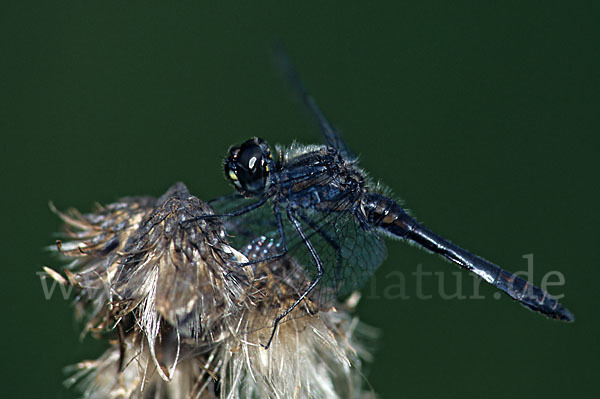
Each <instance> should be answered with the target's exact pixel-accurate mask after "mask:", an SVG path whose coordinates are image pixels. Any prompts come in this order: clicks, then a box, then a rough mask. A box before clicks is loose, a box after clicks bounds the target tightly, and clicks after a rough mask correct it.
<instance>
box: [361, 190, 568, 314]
mask: <svg viewBox="0 0 600 399" xmlns="http://www.w3.org/2000/svg"><path fill="white" fill-rule="evenodd" d="M361 205H362V207H361V209H362V210H363V214H364V216H365V217H366V219H367V224H369V225H370V226H373V227H377V228H379V229H381V230H383V231H385V232H386V233H388V234H390V235H392V236H394V237H397V238H403V239H406V240H410V241H412V242H414V243H416V244H419V245H420V246H422V247H423V248H425V249H428V250H429V251H431V252H434V253H436V254H439V255H442V256H443V257H445V258H446V259H448V260H450V261H451V262H453V263H456V264H457V265H459V266H460V267H462V268H465V269H467V270H469V271H471V272H473V273H475V274H477V275H478V276H479V277H481V278H483V279H484V280H485V281H486V282H488V283H489V284H491V285H493V286H494V287H496V288H498V289H499V290H501V291H502V292H504V293H506V294H507V295H508V296H510V297H511V298H512V299H515V300H517V301H519V302H521V304H523V305H524V306H526V307H528V308H529V309H531V310H533V311H536V312H539V313H542V314H545V315H546V316H548V317H551V318H553V319H557V320H563V321H573V320H575V318H574V317H573V315H572V314H571V313H570V312H569V311H568V310H567V309H565V308H564V307H563V306H562V305H561V304H560V303H559V302H558V300H557V299H556V298H554V297H553V296H551V295H550V294H548V293H547V292H546V291H544V290H542V289H541V288H538V287H536V286H535V285H534V284H532V283H530V282H529V281H527V280H525V279H523V278H521V277H519V276H518V275H516V274H514V273H512V272H509V271H507V270H504V269H502V268H501V267H499V266H497V265H495V264H493V263H491V262H489V261H487V260H485V259H483V258H481V257H479V256H477V255H474V254H472V253H471V252H469V251H467V250H465V249H463V248H461V247H459V246H458V245H456V244H453V243H452V242H450V241H448V240H446V239H445V238H442V237H440V236H439V235H437V234H435V233H434V232H432V231H430V230H429V229H427V228H426V227H424V226H422V225H421V224H419V223H418V222H417V221H416V220H415V219H413V218H412V217H411V216H409V215H408V214H407V213H406V212H405V211H404V210H403V209H402V207H400V205H398V204H397V203H396V202H395V201H394V200H392V199H390V198H387V197H384V196H382V195H378V194H370V193H369V194H366V195H365V198H364V200H363V201H362V204H361Z"/></svg>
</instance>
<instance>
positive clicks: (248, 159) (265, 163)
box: [224, 137, 273, 197]
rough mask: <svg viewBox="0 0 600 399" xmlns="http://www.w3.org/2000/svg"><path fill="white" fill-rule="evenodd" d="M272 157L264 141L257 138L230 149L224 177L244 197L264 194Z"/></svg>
mask: <svg viewBox="0 0 600 399" xmlns="http://www.w3.org/2000/svg"><path fill="white" fill-rule="evenodd" d="M272 164H273V157H272V155H271V149H270V148H269V145H268V144H267V142H266V141H264V140H263V139H260V138H258V137H254V138H251V139H250V140H247V141H245V142H244V143H243V144H242V145H240V146H236V147H231V148H230V149H229V155H228V156H227V159H226V160H225V165H224V168H225V176H226V177H227V179H229V181H230V182H231V183H232V184H233V185H234V187H235V188H236V189H237V190H238V191H239V193H240V194H242V195H243V196H244V197H254V196H257V195H261V194H263V193H264V192H265V190H266V188H267V185H268V182H269V172H270V171H271V169H272Z"/></svg>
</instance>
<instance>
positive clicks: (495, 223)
mask: <svg viewBox="0 0 600 399" xmlns="http://www.w3.org/2000/svg"><path fill="white" fill-rule="evenodd" d="M203 3H205V4H204V5H202V6H200V5H199V4H200V2H171V3H167V2H162V3H154V2H146V1H144V2H131V1H127V2H123V1H119V2H107V1H60V2H42V1H40V2H37V3H36V4H34V3H30V2H3V3H2V6H0V52H1V55H0V68H1V71H0V72H1V78H0V93H1V94H0V106H1V108H0V131H1V132H2V145H1V146H0V148H1V149H0V151H1V153H0V155H1V157H0V159H1V162H2V168H1V170H2V172H1V173H2V190H3V195H2V196H1V197H2V200H1V201H2V204H1V205H2V208H1V209H2V239H1V240H0V245H1V249H2V271H3V272H2V289H1V292H2V306H3V309H5V311H4V314H3V322H2V339H1V342H2V343H3V349H2V370H1V371H2V372H1V373H0V375H2V377H1V378H2V381H3V391H4V392H5V394H4V395H5V397H16V396H19V397H48V398H68V397H74V396H75V394H74V393H73V392H72V391H68V390H66V389H65V388H63V387H62V386H61V381H62V380H63V379H64V374H63V371H62V369H63V367H64V366H66V365H69V364H72V363H75V362H77V361H79V360H82V359H85V358H91V357H95V356H97V355H99V354H100V352H101V350H102V346H101V345H99V344H98V343H96V342H94V341H93V340H91V339H89V338H87V339H86V340H84V341H83V343H81V342H80V341H79V337H78V334H79V329H80V326H78V325H77V323H76V322H75V321H74V319H73V312H72V308H71V307H70V302H69V301H65V300H63V299H62V298H61V296H60V295H54V296H53V298H52V299H51V300H50V301H46V300H45V299H44V295H43V291H42V288H41V284H40V280H39V278H38V276H37V275H36V274H35V272H36V271H39V270H40V269H41V266H42V265H50V266H53V267H55V268H58V269H60V268H61V266H62V265H61V264H60V263H57V261H56V259H53V257H52V256H51V255H50V254H48V253H47V252H46V251H44V250H43V247H45V246H47V245H50V244H52V243H53V241H54V239H55V236H54V235H53V234H54V233H55V232H56V231H58V230H59V228H60V223H59V221H58V219H57V218H56V216H54V215H53V214H52V213H51V212H50V211H49V209H48V205H47V203H48V201H49V200H52V201H54V203H55V204H56V205H57V207H58V208H59V209H66V208H67V207H70V206H74V207H76V208H79V209H80V210H82V211H89V210H91V209H92V206H93V204H94V202H96V201H98V202H100V203H110V202H112V201H114V200H115V199H117V198H119V197H121V196H126V195H140V194H148V195H154V196H158V195H160V194H162V193H163V192H164V191H166V189H167V188H168V187H169V186H170V185H171V184H172V183H174V182H176V181H183V182H185V183H186V184H187V185H188V187H189V188H190V190H191V191H192V192H193V193H195V194H196V195H197V196H198V197H200V198H202V199H210V198H212V197H215V196H218V195H222V194H225V193H229V192H230V191H231V188H230V187H229V186H228V184H227V182H226V181H225V179H224V178H223V176H222V172H221V166H220V163H221V159H222V157H223V156H224V154H225V152H226V150H227V148H228V146H229V145H231V144H234V143H239V142H241V141H243V140H245V139H246V138H248V137H251V136H261V137H263V138H265V139H267V140H268V141H269V142H271V143H272V144H275V143H281V144H289V143H291V142H292V141H293V140H299V141H300V142H304V143H312V142H319V140H320V137H319V132H318V129H317V128H316V127H315V125H314V124H313V123H312V122H311V121H310V119H309V118H307V117H306V114H305V113H304V112H303V111H302V109H301V108H300V107H299V106H298V104H297V103H296V102H295V101H294V100H293V97H292V96H291V94H290V93H289V92H288V91H287V90H286V88H285V85H284V84H283V83H282V81H281V79H280V78H279V77H278V74H277V72H276V71H275V69H274V67H273V65H272V63H271V60H270V58H269V47H270V45H271V43H272V42H273V41H274V40H275V39H280V40H281V41H282V42H283V43H284V44H285V46H286V47H287V49H288V52H289V53H290V55H291V57H292V58H293V60H294V63H295V64H296V66H297V68H298V69H299V70H300V72H301V75H302V77H303V79H304V80H305V81H306V82H307V85H308V86H309V88H310V91H311V92H312V93H313V95H314V96H315V97H316V99H317V101H318V102H319V104H320V105H321V107H322V108H323V109H324V110H325V112H326V114H327V115H328V117H329V118H330V119H331V120H332V121H333V122H334V124H335V125H336V126H338V127H339V128H340V130H342V131H343V134H344V137H345V138H346V139H347V141H348V142H349V144H350V146H351V147H352V148H354V149H355V151H356V152H358V153H360V154H361V165H362V166H363V167H364V168H365V169H366V170H368V171H369V172H370V174H371V175H372V176H374V177H376V178H379V179H381V180H382V181H384V182H385V183H386V184H387V185H389V186H390V187H391V188H392V189H393V190H394V193H395V194H396V195H397V196H399V197H401V198H402V199H403V200H404V201H405V203H406V205H407V207H408V208H410V209H411V210H412V211H413V212H414V214H415V215H417V217H418V218H419V220H421V221H423V222H424V223H426V224H427V225H428V226H429V227H430V228H432V229H433V230H435V231H437V232H439V233H440V234H442V235H445V236H447V237H448V238H450V239H451V240H453V241H454V242H456V243H459V244H461V245H463V246H464V247H466V248H468V249H470V250H472V251H474V252H476V253H478V254H480V255H482V256H485V257H487V258H489V259H490V260H492V261H494V262H496V263H498V264H500V265H502V266H503V267H505V268H507V269H510V270H513V271H516V270H523V269H524V268H525V266H526V261H525V259H523V258H522V257H523V255H526V254H531V253H532V254H534V281H535V282H536V283H538V284H539V283H540V282H541V280H542V277H543V276H544V274H546V273H547V272H550V271H553V270H559V271H561V272H562V273H563V275H564V277H565V281H566V283H565V285H564V286H561V287H552V289H551V292H553V293H555V294H565V298H564V299H563V302H564V303H565V305H566V306H567V307H568V308H569V309H570V310H572V311H573V313H574V314H575V315H576V317H577V321H576V323H574V324H572V325H567V324H563V323H558V322H553V321H550V320H547V319H545V318H543V317H539V316H537V315H535V314H533V313H531V312H528V311H526V310H524V309H522V308H521V307H520V306H518V305H517V304H515V303H512V302H511V301H510V300H508V299H506V298H504V297H503V298H502V299H501V300H496V299H494V297H493V293H494V291H493V290H492V289H490V288H488V287H483V286H482V287H481V294H482V295H484V296H485V297H486V299H485V300H457V299H454V300H442V299H441V298H440V297H439V295H437V294H436V293H437V287H438V280H437V277H435V278H434V277H428V278H427V277H426V278H425V280H424V281H425V282H424V287H423V292H424V293H427V294H434V295H433V299H430V300H418V299H417V298H416V297H415V293H416V288H415V286H416V281H415V278H414V277H412V276H411V275H410V273H411V272H414V271H415V270H416V268H417V265H419V264H422V267H423V270H424V271H426V272H446V279H445V280H444V281H445V283H446V286H447V287H450V285H451V284H455V283H454V281H455V280H454V278H455V276H453V275H452V274H451V273H450V272H453V271H455V270H456V269H455V268H454V267H453V266H451V265H449V264H447V263H445V262H444V261H442V260H440V259H439V258H437V257H435V256H432V255H429V254H427V253H425V252H423V251H420V250H418V249H416V248H414V247H411V246H408V245H406V244H403V243H401V242H390V243H389V245H388V249H389V258H388V260H387V261H386V262H385V263H384V264H383V265H382V267H381V268H380V269H379V270H378V272H377V274H376V275H375V277H374V280H373V281H374V283H373V284H374V286H373V285H371V286H370V287H367V288H366V289H365V290H364V297H363V301H362V302H361V305H360V307H359V310H358V314H359V316H360V317H361V319H362V320H363V321H364V322H366V323H368V324H370V325H373V326H376V327H377V328H379V329H380V331H381V333H382V335H381V337H380V339H379V340H378V342H377V351H376V357H375V360H374V362H373V363H372V364H371V365H370V366H369V367H368V369H367V375H368V377H367V378H368V381H369V382H370V384H371V385H372V386H373V389H374V391H375V392H377V393H378V394H380V396H381V397H382V398H396V397H407V398H414V397H439V396H444V397H461V398H468V397H475V396H477V397H486V398H491V397H507V396H508V395H515V396H518V397H541V396H542V395H544V396H546V397H551V398H559V397H570V396H571V395H584V393H585V392H587V391H590V389H592V388H593V387H594V385H593V382H595V381H594V380H597V377H598V374H599V367H598V363H597V361H598V357H599V355H600V353H599V349H600V345H599V343H598V341H599V339H600V337H599V334H598V333H599V331H598V327H599V320H598V310H597V306H598V304H597V299H598V284H599V283H598V277H600V273H599V267H598V266H599V261H598V259H599V253H598V252H599V251H598V248H599V246H598V234H597V226H598V212H597V206H598V203H599V202H598V199H599V196H598V178H597V172H598V166H597V165H598V144H599V140H598V131H599V129H598V128H599V123H598V119H599V114H600V113H599V105H600V100H599V95H598V91H599V89H600V85H599V76H600V75H599V72H598V71H600V65H599V62H598V61H599V59H598V38H599V36H600V35H599V33H600V28H599V27H598V20H599V18H600V13H599V11H600V10H599V7H598V3H597V2H589V3H584V2H548V1H537V2H532V1H527V2H524V1H515V2H502V3H499V2H494V4H492V2H489V3H488V2H475V1H474V2H441V1H439V2H425V1H421V2H414V4H406V3H404V2H391V1H390V2H377V3H376V4H374V5H368V6H367V5H359V4H358V3H349V2H327V4H323V3H324V2H307V1H302V2H295V3H294V4H291V2H266V3H260V4H254V3H257V2H252V3H253V4H250V2H246V3H247V4H245V5H243V6H237V7H234V6H232V5H229V4H225V2H222V4H219V5H217V4H216V2H203ZM207 3H211V4H210V5H207ZM398 270H400V271H402V272H403V273H404V274H405V275H406V291H407V292H406V293H407V294H408V295H410V296H411V298H410V299H406V300H401V299H391V298H389V297H388V298H386V297H385V295H383V293H384V290H385V288H386V286H387V285H386V284H388V283H390V282H393V281H395V280H393V279H391V280H390V279H389V278H388V277H389V276H390V274H389V273H392V272H394V271H398ZM461 276H462V280H461V281H462V282H463V285H464V290H465V293H466V294H467V295H468V294H469V293H470V292H471V291H472V288H471V285H472V279H471V278H470V277H469V276H467V275H466V273H462V274H461ZM447 290H448V291H450V289H449V288H448V289H447Z"/></svg>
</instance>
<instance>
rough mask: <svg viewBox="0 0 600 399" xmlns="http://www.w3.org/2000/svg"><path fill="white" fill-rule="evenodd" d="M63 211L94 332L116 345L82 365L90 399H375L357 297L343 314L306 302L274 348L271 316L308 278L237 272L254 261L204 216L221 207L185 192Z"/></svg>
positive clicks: (75, 275)
mask: <svg viewBox="0 0 600 399" xmlns="http://www.w3.org/2000/svg"><path fill="white" fill-rule="evenodd" d="M55 211H56V210H55ZM56 212H57V214H58V215H59V216H60V217H61V219H62V220H63V221H64V222H65V224H66V227H67V229H66V236H67V240H66V241H65V242H57V248H58V250H59V252H60V253H61V254H62V256H64V257H65V258H66V259H68V260H70V264H69V265H68V267H67V268H66V269H65V275H66V277H67V280H68V282H69V283H70V284H72V285H74V286H75V287H76V288H77V289H78V290H79V291H78V292H79V295H78V297H77V299H76V309H77V312H78V314H79V315H80V316H81V317H84V318H85V319H86V324H85V326H84V333H86V332H93V333H94V334H95V335H96V336H98V337H104V336H106V337H107V338H108V339H110V340H111V341H110V342H111V346H110V348H109V349H108V350H107V351H106V352H105V353H104V354H103V355H102V356H101V357H100V358H99V359H97V360H93V361H85V362H82V363H79V364H78V365H76V366H73V367H72V370H73V371H74V373H73V375H72V377H71V378H70V379H69V380H68V383H69V384H75V383H76V384H78V385H79V386H80V388H81V389H82V391H83V394H84V397H86V398H106V397H110V398H254V397H257V398H258V397H260V398H262V397H269V398H313V397H319V398H359V397H372V394H371V393H370V392H368V391H364V390H363V389H361V385H362V382H363V377H362V374H361V371H360V365H361V358H362V359H369V353H368V352H367V351H366V350H365V349H364V348H363V347H362V346H361V344H360V342H361V341H367V340H369V339H371V338H372V335H373V334H372V331H370V330H369V329H367V328H366V327H364V326H362V325H361V324H360V323H359V322H358V321H357V319H355V318H352V317H351V316H350V315H349V312H348V311H349V310H352V308H353V306H354V305H355V302H356V297H354V302H347V303H346V304H343V305H341V306H338V307H337V308H336V307H334V306H333V305H331V304H319V303H316V302H313V301H311V300H309V299H306V300H305V301H304V302H303V306H298V307H297V308H296V309H294V311H293V312H292V314H290V315H289V316H288V318H287V319H286V320H287V321H286V322H284V323H282V324H281V325H280V328H279V329H278V330H277V333H276V336H275V339H274V341H273V344H272V346H271V347H270V348H269V349H268V350H265V349H263V348H262V347H261V346H260V343H261V342H264V341H265V340H266V339H268V337H269V335H270V334H271V324H270V323H269V320H271V321H272V320H273V319H274V318H275V317H276V316H277V315H278V314H281V312H282V311H284V310H285V309H287V308H288V307H289V305H290V303H292V302H293V301H294V300H295V298H296V297H297V296H296V295H297V294H298V291H297V289H293V288H292V287H291V286H290V285H289V284H288V285H286V283H285V282H289V281H290V279H291V278H294V279H303V278H306V276H302V275H294V276H292V277H290V275H289V273H290V271H292V270H293V271H294V273H297V271H298V270H299V269H300V268H298V267H297V265H293V262H294V260H293V259H289V258H284V259H283V260H281V261H278V262H270V263H268V264H266V263H262V264H258V265H254V266H252V267H239V266H236V265H239V264H241V263H244V262H247V257H246V255H248V254H243V253H241V252H239V251H237V250H236V249H234V248H232V247H231V246H230V245H229V243H228V240H227V235H226V232H225V230H224V228H223V226H222V225H221V223H220V222H219V221H218V220H217V219H197V216H201V215H205V214H212V213H213V212H212V209H211V208H210V207H209V206H208V205H207V204H205V203H203V202H201V201H200V200H199V199H198V198H196V197H194V196H192V195H191V194H190V193H189V191H188V190H187V188H186V187H185V186H184V185H183V184H181V183H178V184H176V185H174V186H173V187H171V188H170V189H169V190H168V191H167V192H166V193H165V194H164V195H163V196H162V197H160V198H158V199H155V198H152V197H131V198H124V199H122V200H120V201H118V202H116V203H113V204H110V205H108V206H105V207H101V206H99V207H98V210H97V211H96V212H94V213H91V214H85V215H83V214H80V213H78V212H77V211H75V210H70V211H68V212H66V213H61V212H58V211H56ZM292 266H293V267H292ZM50 273H51V274H50V275H51V276H53V277H54V278H55V279H57V281H59V282H60V280H61V277H59V275H57V274H56V273H53V272H52V271H50ZM286 273H287V274H286ZM293 286H295V287H299V286H301V285H300V284H293Z"/></svg>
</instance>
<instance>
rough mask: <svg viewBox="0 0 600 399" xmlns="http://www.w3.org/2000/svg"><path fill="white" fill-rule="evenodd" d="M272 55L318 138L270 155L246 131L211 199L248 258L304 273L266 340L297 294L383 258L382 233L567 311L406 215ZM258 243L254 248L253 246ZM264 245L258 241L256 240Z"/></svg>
mask: <svg viewBox="0 0 600 399" xmlns="http://www.w3.org/2000/svg"><path fill="white" fill-rule="evenodd" d="M277 59H278V61H279V64H280V66H281V69H282V71H283V72H284V74H285V75H286V76H287V78H288V80H289V81H290V82H291V84H292V86H293V88H294V89H295V91H296V92H297V94H298V95H299V97H300V98H301V100H302V101H303V103H304V104H305V105H306V107H307V108H308V110H309V111H310V112H311V114H313V116H314V117H315V118H316V120H317V121H318V123H319V126H320V128H321V131H322V133H323V135H324V136H325V139H326V141H327V144H326V145H311V146H302V145H298V144H293V145H292V146H290V147H288V148H278V152H279V157H278V158H277V159H276V158H275V157H274V156H273V153H272V151H271V148H270V147H269V145H268V144H267V142H266V141H265V140H263V139H260V138H256V137H255V138H251V139H249V140H247V141H246V142H244V143H243V144H241V145H240V146H235V147H231V148H230V150H229V154H228V157H227V159H226V160H225V163H224V169H225V175H226V177H227V178H228V179H229V181H230V182H231V183H232V184H233V185H234V187H235V188H236V190H237V194H236V195H234V196H233V197H232V196H230V197H223V198H224V199H221V200H215V201H214V202H213V203H212V205H213V206H214V207H215V209H217V212H218V213H219V214H218V215H213V217H217V216H219V217H224V218H226V222H225V223H226V227H227V229H228V232H230V233H233V235H234V238H235V239H237V240H238V241H237V242H236V243H235V244H238V245H240V246H242V244H244V243H249V244H248V245H247V247H246V248H247V250H246V253H253V255H254V258H253V259H251V260H250V262H249V263H247V264H244V265H241V266H247V265H250V264H254V263H258V262H269V261H277V260H278V259H280V258H282V257H284V256H285V257H291V258H293V259H294V260H295V261H296V262H295V263H296V264H298V265H300V267H301V268H302V273H304V274H305V276H306V280H305V284H298V286H297V287H296V290H297V295H296V300H295V302H294V303H293V304H292V305H291V306H289V307H288V308H287V309H286V310H285V311H284V312H282V313H281V314H280V315H278V316H277V317H276V318H275V320H274V321H273V326H272V327H273V328H272V331H271V335H270V338H269V340H268V342H267V343H266V344H265V345H263V346H264V347H265V348H268V347H269V346H270V344H271V342H272V340H273V337H274V334H275V331H276V329H277V326H278V324H279V322H280V321H281V320H282V319H283V318H285V317H286V316H287V315H288V314H289V313H290V312H291V311H292V310H293V309H294V308H295V307H296V306H298V304H299V303H301V302H302V300H303V299H304V298H306V297H307V296H308V297H309V298H311V299H313V300H314V301H316V302H317V303H325V302H327V301H328V300H330V299H332V298H334V297H335V296H340V295H344V294H348V293H350V292H351V291H353V290H355V289H357V288H359V287H360V286H361V285H363V284H364V283H365V282H366V281H367V279H368V278H369V277H370V276H371V275H372V274H373V273H374V271H375V269H377V267H378V266H379V265H380V264H381V263H382V262H383V260H384V258H385V255H386V250H385V245H384V243H383V240H382V236H388V237H391V238H396V239H402V240H406V241H409V242H412V243H415V244H418V245H419V246H421V247H423V248H425V249H427V250H429V251H431V252H433V253H436V254H440V255H441V256H443V257H444V258H446V259H448V260H449V261H451V262H453V263H456V264H457V265H459V266H460V267H462V268H464V269H467V270H469V271H471V272H473V273H475V274H477V275H478V276H480V277H481V278H483V279H484V280H485V281H486V282H487V283H489V284H491V285H493V286H495V287H496V288H498V289H499V290H501V291H502V292H504V293H506V294H507V295H508V296H509V297H511V298H513V299H515V300H517V301H519V302H520V303H521V304H522V305H524V306H526V307H528V308H529V309H531V310H533V311H536V312H539V313H542V314H544V315H546V316H549V317H551V318H554V319H558V320H563V321H573V320H574V317H573V315H572V314H571V313H570V312H569V311H568V310H567V309H565V308H564V307H563V306H562V305H561V304H559V303H558V301H557V300H556V299H555V298H554V297H552V296H551V295H550V294H548V293H547V292H545V291H543V290H542V289H540V288H538V287H536V286H535V285H533V284H532V283H530V282H528V281H526V280H524V279H523V278H521V277H519V276H517V275H515V274H514V273H511V272H509V271H507V270H504V269H502V268H500V267H499V266H497V265H495V264H493V263H491V262H489V261H487V260H485V259H483V258H481V257H479V256H477V255H474V254H472V253H471V252H469V251H467V250H465V249H463V248H461V247H459V246H457V245H455V244H453V243H451V242H450V241H448V240H446V239H444V238H442V237H440V236H439V235H437V234H435V233H434V232H432V231H430V230H429V229H427V228H426V227H424V226H423V225H422V224H420V223H418V222H417V221H416V220H415V219H414V218H413V217H411V216H410V215H409V214H408V213H407V212H406V211H405V210H404V209H403V208H402V207H401V206H400V205H399V204H398V203H397V202H396V201H395V200H394V199H392V198H391V197H390V196H389V192H388V191H387V190H386V189H385V188H384V187H382V186H381V185H380V184H379V183H374V182H373V181H372V180H371V179H369V178H368V176H367V175H366V173H365V172H364V171H362V170H361V169H360V168H359V167H358V165H357V157H356V156H355V155H354V154H353V152H352V151H350V150H349V149H348V147H347V146H346V144H345V143H344V141H343V140H342V138H341V137H340V135H339V134H338V132H337V131H336V130H335V129H334V128H333V127H332V125H331V124H330V123H329V122H328V121H327V119H326V118H325V116H324V115H323V113H322V112H321V110H320V109H319V107H318V106H317V104H316V103H315V101H314V100H313V98H312V97H311V96H310V95H309V94H308V92H307V91H306V90H305V88H304V85H303V84H302V82H301V80H300V79H299V77H298V75H297V73H296V72H295V70H294V68H293V66H292V65H291V63H290V62H289V60H288V58H287V57H286V56H285V55H284V54H283V53H281V52H279V53H278V54H277ZM261 246H264V248H265V250H264V255H258V256H257V253H260V251H258V250H257V248H258V249H259V248H260V247H261ZM266 248H268V250H267V249H266Z"/></svg>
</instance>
